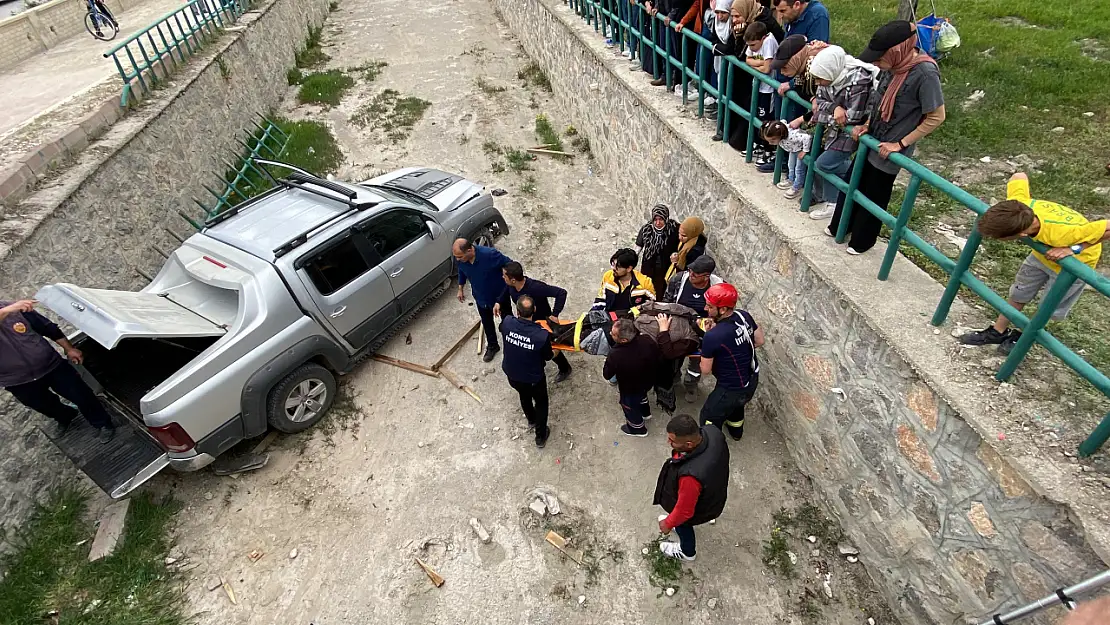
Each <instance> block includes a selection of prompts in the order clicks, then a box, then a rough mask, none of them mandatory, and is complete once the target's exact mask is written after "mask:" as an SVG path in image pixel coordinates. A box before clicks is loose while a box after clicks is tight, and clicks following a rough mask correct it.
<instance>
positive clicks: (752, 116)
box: [744, 76, 759, 163]
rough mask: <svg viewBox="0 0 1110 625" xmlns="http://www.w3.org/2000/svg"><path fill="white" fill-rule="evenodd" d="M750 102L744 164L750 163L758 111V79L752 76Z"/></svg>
mask: <svg viewBox="0 0 1110 625" xmlns="http://www.w3.org/2000/svg"><path fill="white" fill-rule="evenodd" d="M751 99H752V101H751V106H750V108H748V139H747V143H745V145H746V146H747V148H746V149H747V151H748V155H747V156H746V157H745V158H744V162H746V163H750V162H752V157H753V155H752V145H753V144H754V143H755V112H756V111H757V110H759V79H758V78H756V77H755V76H752V98H751Z"/></svg>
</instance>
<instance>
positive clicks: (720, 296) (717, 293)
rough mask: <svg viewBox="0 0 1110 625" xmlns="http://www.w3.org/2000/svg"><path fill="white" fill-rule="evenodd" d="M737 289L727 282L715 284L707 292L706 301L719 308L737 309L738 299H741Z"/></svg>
mask: <svg viewBox="0 0 1110 625" xmlns="http://www.w3.org/2000/svg"><path fill="white" fill-rule="evenodd" d="M739 296H740V295H739V293H737V292H736V287H734V286H732V285H731V284H729V283H727V282H722V283H720V284H714V285H713V286H711V287H709V290H708V291H706V292H705V301H706V302H707V303H710V304H713V305H714V306H716V307H717V308H736V299H737V298H738V297H739Z"/></svg>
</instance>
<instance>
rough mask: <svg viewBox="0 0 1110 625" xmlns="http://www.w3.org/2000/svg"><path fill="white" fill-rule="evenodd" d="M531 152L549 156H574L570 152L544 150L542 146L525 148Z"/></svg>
mask: <svg viewBox="0 0 1110 625" xmlns="http://www.w3.org/2000/svg"><path fill="white" fill-rule="evenodd" d="M525 152H528V153H529V154H547V155H549V156H569V157H572V158H573V157H574V155H573V154H571V153H570V152H560V151H559V150H544V149H542V148H528V149H527V150H525Z"/></svg>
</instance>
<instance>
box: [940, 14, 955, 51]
mask: <svg viewBox="0 0 1110 625" xmlns="http://www.w3.org/2000/svg"><path fill="white" fill-rule="evenodd" d="M936 47H937V52H938V53H940V54H947V53H949V52H951V51H952V50H955V49H956V48H958V47H960V33H959V32H957V31H956V26H955V25H954V24H953V23H952V22H949V21H945V22H942V23H941V25H940V29H939V30H938V31H937V44H936Z"/></svg>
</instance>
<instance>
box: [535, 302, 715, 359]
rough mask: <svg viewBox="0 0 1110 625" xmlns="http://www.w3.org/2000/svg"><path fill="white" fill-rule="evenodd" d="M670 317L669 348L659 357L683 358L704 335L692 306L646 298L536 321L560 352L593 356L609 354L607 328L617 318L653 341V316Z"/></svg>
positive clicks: (655, 326)
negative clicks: (622, 307) (620, 307)
mask: <svg viewBox="0 0 1110 625" xmlns="http://www.w3.org/2000/svg"><path fill="white" fill-rule="evenodd" d="M660 314H666V315H670V316H671V327H670V330H669V334H670V338H671V340H670V343H669V347H667V348H666V349H664V353H663V356H664V357H665V358H668V359H676V358H683V357H685V356H689V355H690V354H693V353H696V352H697V351H698V348H699V347H700V346H701V337H702V335H704V334H705V332H704V330H703V329H702V328H701V324H702V323H703V322H704V321H705V320H704V319H702V318H700V317H698V314H697V313H696V312H694V310H693V309H691V308H688V307H686V306H683V305H681V304H666V303H663V302H655V301H648V302H646V303H645V304H643V305H641V306H638V307H636V308H633V309H631V310H627V311H620V312H605V311H601V310H590V311H587V312H585V313H583V314H582V315H580V316H579V317H578V319H577V320H575V321H569V320H566V321H564V320H558V319H549V320H547V321H540V322H539V324H540V325H541V326H543V327H544V328H546V329H547V330H548V331H549V332H551V333H552V335H553V336H552V337H551V346H552V347H553V348H554V349H556V350H561V351H573V352H577V351H582V352H586V353H587V354H591V355H594V356H606V355H608V354H609V349H610V347H612V345H611V344H610V340H611V339H610V336H609V330H610V329H611V328H612V327H613V323H614V322H615V321H616V320H617V319H633V320H635V324H636V328H637V329H639V330H640V333H642V334H646V335H648V336H649V337H651V338H652V340H657V338H656V337H658V336H659V322H658V320H657V319H656V317H657V315H660Z"/></svg>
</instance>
